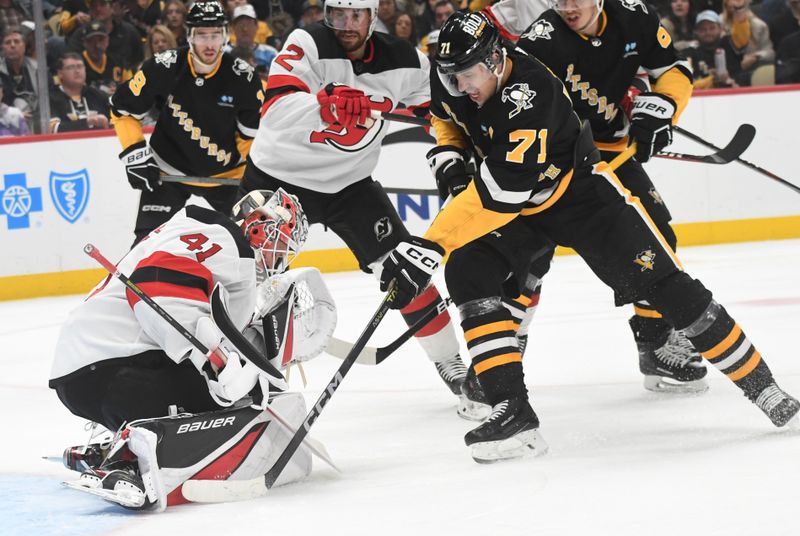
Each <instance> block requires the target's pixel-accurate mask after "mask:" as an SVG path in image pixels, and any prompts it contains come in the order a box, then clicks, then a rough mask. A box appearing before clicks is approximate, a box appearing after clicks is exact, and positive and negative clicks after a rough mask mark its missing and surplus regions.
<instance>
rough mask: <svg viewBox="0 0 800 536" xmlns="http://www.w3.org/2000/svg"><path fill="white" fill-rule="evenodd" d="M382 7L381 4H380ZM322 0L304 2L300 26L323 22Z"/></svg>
mask: <svg viewBox="0 0 800 536" xmlns="http://www.w3.org/2000/svg"><path fill="white" fill-rule="evenodd" d="M378 7H380V4H379V5H378ZM323 18H324V15H323V13H322V0H306V1H305V2H303V14H302V15H301V16H300V21H299V22H298V26H300V27H301V28H304V27H306V26H308V25H309V24H314V23H315V22H322V19H323Z"/></svg>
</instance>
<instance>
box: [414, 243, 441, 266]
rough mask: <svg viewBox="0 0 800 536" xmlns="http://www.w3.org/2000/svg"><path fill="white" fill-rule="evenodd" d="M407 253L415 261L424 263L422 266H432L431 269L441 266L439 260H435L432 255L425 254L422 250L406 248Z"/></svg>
mask: <svg viewBox="0 0 800 536" xmlns="http://www.w3.org/2000/svg"><path fill="white" fill-rule="evenodd" d="M406 255H408V256H409V257H410V258H412V259H414V260H415V261H419V262H420V264H422V266H425V267H426V268H430V269H431V270H435V269H436V268H437V267H438V266H439V263H438V262H436V261H435V260H433V259H431V258H430V257H428V256H426V255H425V254H423V253H422V252H421V251H420V250H418V249H416V248H408V249H407V250H406Z"/></svg>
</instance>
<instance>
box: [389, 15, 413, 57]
mask: <svg viewBox="0 0 800 536" xmlns="http://www.w3.org/2000/svg"><path fill="white" fill-rule="evenodd" d="M393 30H394V31H393V32H392V33H393V34H394V35H395V36H397V37H399V38H400V39H405V40H406V41H408V42H409V43H411V44H412V45H413V46H414V48H416V46H417V44H418V42H419V40H418V39H417V32H416V30H415V29H414V19H412V18H411V15H409V14H408V13H400V15H398V16H397V18H396V19H395V21H394V28H393Z"/></svg>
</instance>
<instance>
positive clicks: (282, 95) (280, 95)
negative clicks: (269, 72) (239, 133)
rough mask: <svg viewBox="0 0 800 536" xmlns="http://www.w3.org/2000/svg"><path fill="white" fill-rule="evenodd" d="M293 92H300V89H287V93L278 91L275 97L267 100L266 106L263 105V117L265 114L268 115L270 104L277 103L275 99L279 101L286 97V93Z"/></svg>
mask: <svg viewBox="0 0 800 536" xmlns="http://www.w3.org/2000/svg"><path fill="white" fill-rule="evenodd" d="M292 93H299V91H298V90H294V91H286V93H278V94H277V95H275V96H274V97H272V98H271V99H269V100H268V101H267V102H265V103H264V106H262V107H261V117H264V116H265V115H267V110H269V107H270V106H272V105H273V104H275V101H277V100H278V99H280V98H281V97H285V96H286V95H291V94H292Z"/></svg>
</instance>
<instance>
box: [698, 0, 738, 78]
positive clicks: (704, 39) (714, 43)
mask: <svg viewBox="0 0 800 536" xmlns="http://www.w3.org/2000/svg"><path fill="white" fill-rule="evenodd" d="M694 31H695V35H696V36H697V47H691V48H688V49H686V50H685V53H686V56H687V59H688V60H689V62H690V63H691V64H692V70H693V71H694V87H695V88H697V89H709V88H719V87H736V85H737V84H736V82H735V81H734V78H735V77H736V76H737V75H739V73H740V71H741V67H740V63H741V55H740V54H738V53H737V52H736V50H735V49H734V47H733V43H732V42H731V38H730V36H728V35H723V33H722V18H721V17H720V16H719V13H717V12H716V11H711V10H710V9H708V10H706V11H701V12H700V13H699V14H698V15H697V19H696V20H695V24H694ZM718 50H719V51H721V52H720V53H719V54H720V55H724V60H725V61H724V65H725V68H724V69H719V68H718V66H717V61H719V60H717V59H716V54H717V51H718Z"/></svg>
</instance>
